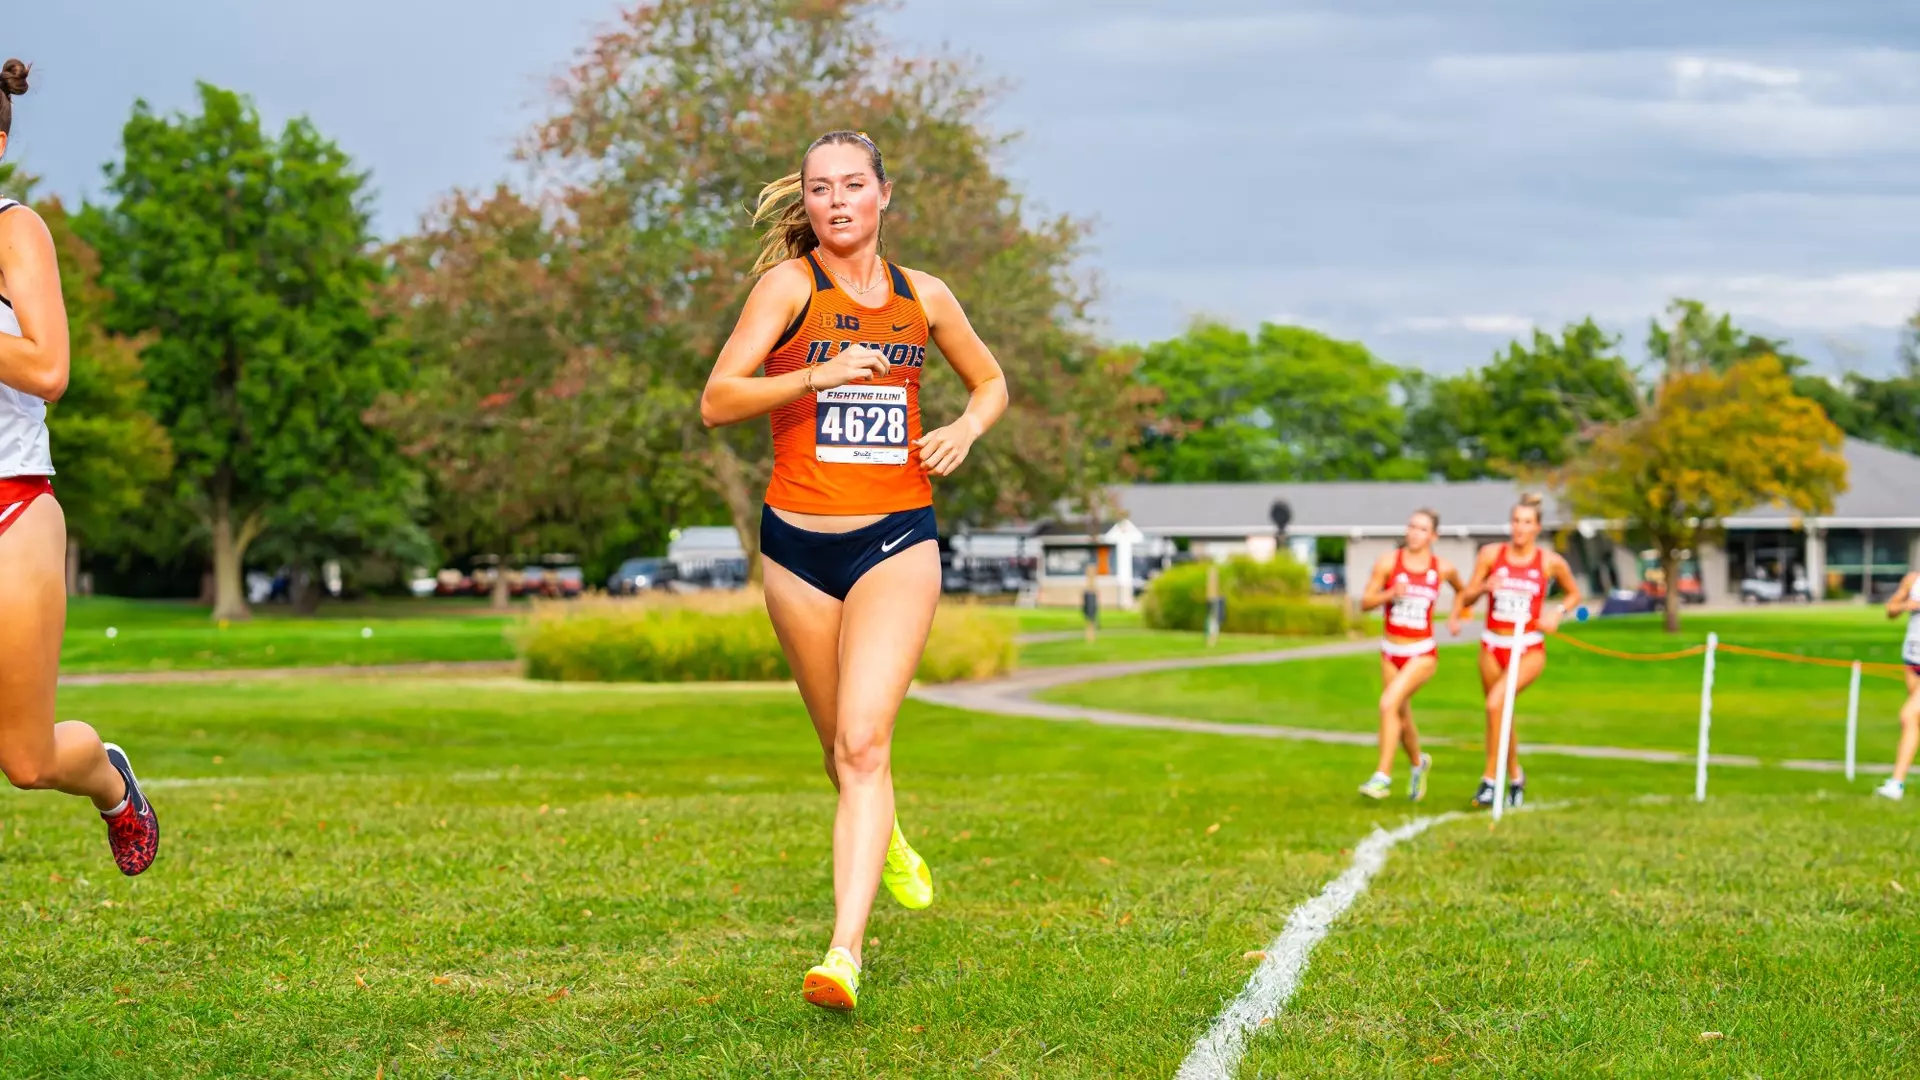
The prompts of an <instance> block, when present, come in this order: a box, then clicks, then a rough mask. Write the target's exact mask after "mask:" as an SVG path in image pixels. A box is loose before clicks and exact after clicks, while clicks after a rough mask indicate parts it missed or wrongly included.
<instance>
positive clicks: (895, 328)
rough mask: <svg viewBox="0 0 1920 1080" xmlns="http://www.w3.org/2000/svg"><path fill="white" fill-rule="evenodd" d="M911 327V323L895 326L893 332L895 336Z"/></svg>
mask: <svg viewBox="0 0 1920 1080" xmlns="http://www.w3.org/2000/svg"><path fill="white" fill-rule="evenodd" d="M912 325H913V324H912V323H901V324H900V325H899V326H896V327H894V328H893V332H894V333H896V334H897V333H899V332H900V331H902V330H905V329H906V328H907V327H909V326H912Z"/></svg>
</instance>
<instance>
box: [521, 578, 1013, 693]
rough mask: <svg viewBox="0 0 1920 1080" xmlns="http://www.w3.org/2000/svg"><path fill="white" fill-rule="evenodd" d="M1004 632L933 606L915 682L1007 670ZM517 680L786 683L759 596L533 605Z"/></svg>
mask: <svg viewBox="0 0 1920 1080" xmlns="http://www.w3.org/2000/svg"><path fill="white" fill-rule="evenodd" d="M1014 629H1015V628H1014V626H1013V624H1012V623H1011V622H1010V621H1008V620H1004V619H996V618H994V617H993V616H992V615H991V614H990V613H988V612H986V611H983V610H981V609H979V608H977V607H975V606H973V605H969V604H942V605H940V607H939V609H938V610H937V611H936V612H935V614H934V620H933V632H932V633H931V635H929V638H928V641H927V649H926V652H925V653H924V654H923V655H922V657H921V660H920V667H919V670H918V671H917V672H916V674H915V677H916V678H917V679H919V680H920V681H921V682H930V683H932V682H957V681H961V680H967V679H987V678H992V677H994V676H996V675H1002V674H1005V673H1007V672H1009V671H1011V670H1013V667H1014V661H1015V646H1014ZM519 646H520V654H521V657H522V658H523V659H524V660H525V662H526V672H527V677H528V678H530V679H549V680H553V681H556V682H761V681H768V680H785V679H790V678H792V677H793V673H792V671H791V670H789V669H788V667H787V659H786V657H785V656H784V655H783V654H782V653H781V652H780V642H779V639H778V638H776V637H775V636H774V633H773V624H772V623H771V622H769V621H768V619H767V611H766V606H765V604H764V602H763V601H762V599H761V597H760V595H759V593H757V592H753V591H744V592H738V593H696V594H693V595H689V596H682V597H640V598H634V599H613V598H608V597H593V598H588V599H583V600H574V601H567V602H554V603H538V604H536V605H535V607H534V612H533V614H532V615H531V616H530V617H528V619H527V620H526V622H525V624H524V625H523V626H522V627H521V630H520V635H519Z"/></svg>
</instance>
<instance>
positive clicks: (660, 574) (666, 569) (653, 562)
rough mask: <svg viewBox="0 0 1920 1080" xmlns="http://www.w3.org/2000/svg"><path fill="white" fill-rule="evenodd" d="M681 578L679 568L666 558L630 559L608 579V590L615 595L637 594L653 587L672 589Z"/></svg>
mask: <svg viewBox="0 0 1920 1080" xmlns="http://www.w3.org/2000/svg"><path fill="white" fill-rule="evenodd" d="M679 580H680V573H679V571H678V569H676V568H675V567H674V565H673V563H671V562H669V561H667V560H666V559H662V558H643V559H628V560H627V561H625V562H623V563H621V564H620V566H619V568H618V569H616V570H615V571H614V572H613V576H612V577H610V578H608V579H607V591H608V592H610V593H612V594H613V595H615V596H636V595H638V594H640V593H643V592H647V591H649V590H652V589H670V588H672V587H673V585H674V583H675V582H677V581H679Z"/></svg>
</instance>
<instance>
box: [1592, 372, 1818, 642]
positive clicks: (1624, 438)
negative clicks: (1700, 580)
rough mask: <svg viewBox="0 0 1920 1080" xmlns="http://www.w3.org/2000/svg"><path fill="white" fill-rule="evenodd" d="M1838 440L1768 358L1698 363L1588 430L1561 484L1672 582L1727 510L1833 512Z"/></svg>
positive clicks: (1674, 616) (1669, 604)
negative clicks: (1654, 560)
mask: <svg viewBox="0 0 1920 1080" xmlns="http://www.w3.org/2000/svg"><path fill="white" fill-rule="evenodd" d="M1841 440H1842V435H1841V432H1840V429H1839V428H1837V427H1835V426H1834V425H1833V423H1832V422H1831V421H1829V420H1828V419H1827V417H1826V415H1825V413H1823V412H1822V411H1821V409H1820V407H1819V406H1818V405H1817V404H1815V403H1814V402H1812V401H1810V400H1808V399H1807V398H1804V397H1801V396H1800V395H1798V394H1795V393H1794V392H1793V383H1792V380H1791V379H1790V378H1789V376H1788V374H1787V371H1786V368H1785V366H1784V365H1783V364H1781V362H1780V361H1779V360H1778V359H1776V358H1775V357H1772V356H1765V355H1763V356H1758V357H1754V358H1751V359H1745V360H1737V361H1734V362H1732V363H1730V364H1727V365H1726V366H1724V367H1721V366H1717V365H1716V364H1715V363H1713V362H1711V361H1709V360H1705V359H1704V358H1703V359H1700V360H1697V361H1690V362H1689V363H1688V364H1686V365H1685V366H1680V367H1675V368H1672V369H1669V371H1668V372H1667V373H1666V374H1665V375H1664V377H1663V378H1662V379H1661V381H1660V384H1659V385H1658V387H1657V388H1656V389H1655V391H1654V394H1653V397H1652V400H1651V401H1650V402H1649V403H1648V405H1647V407H1646V409H1644V410H1643V411H1642V412H1640V413H1639V414H1638V415H1636V416H1633V417H1629V418H1627V419H1623V420H1619V421H1616V422H1614V423H1611V424H1608V425H1605V426H1604V427H1602V428H1600V429H1599V430H1598V431H1597V432H1595V433H1594V435H1593V437H1592V438H1591V439H1590V441H1588V443H1587V445H1586V446H1585V447H1584V448H1583V449H1582V452H1581V453H1580V454H1578V455H1577V456H1576V457H1575V458H1573V460H1572V462H1571V464H1569V465H1568V466H1567V467H1566V468H1565V469H1564V470H1562V471H1561V473H1560V474H1559V483H1560V485H1561V486H1562V488H1563V489H1564V491H1565V493H1566V496H1567V498H1568V501H1569V503H1570V504H1571V505H1572V506H1573V508H1574V510H1575V511H1576V512H1577V513H1579V514H1581V515H1582V516H1586V517H1594V518H1600V519H1603V520H1607V521H1613V522H1618V523H1619V527H1618V531H1619V533H1620V534H1621V535H1622V536H1623V537H1624V538H1630V539H1632V540H1633V541H1635V542H1637V543H1644V544H1646V545H1647V546H1650V547H1652V548H1653V549H1654V550H1655V551H1657V552H1658V553H1659V560H1660V568H1661V570H1662V572H1663V573H1664V574H1665V580H1667V581H1669V582H1672V581H1678V580H1680V578H1679V563H1680V553H1681V552H1683V551H1686V550H1689V549H1693V550H1698V546H1699V545H1700V544H1701V543H1702V542H1704V541H1707V540H1711V539H1714V538H1715V537H1717V536H1718V535H1719V534H1720V532H1721V527H1720V523H1721V522H1722V521H1723V520H1724V519H1725V518H1726V517H1727V516H1729V515H1731V514H1736V513H1739V512H1741V511H1743V510H1750V509H1752V508H1754V507H1758V506H1767V505H1776V504H1778V505H1785V506H1788V507H1791V508H1793V509H1794V510H1796V511H1798V512H1800V513H1802V514H1822V513H1827V512H1830V511H1831V509H1832V507H1833V499H1834V496H1835V495H1836V494H1838V493H1839V492H1841V491H1844V490H1845V489H1846V484H1847V463H1846V459H1845V458H1844V457H1843V456H1841V453H1840V447H1841ZM1666 627H1667V630H1668V632H1670V633H1671V632H1677V631H1678V630H1679V628H1680V600H1679V590H1677V589H1668V590H1667V593H1666Z"/></svg>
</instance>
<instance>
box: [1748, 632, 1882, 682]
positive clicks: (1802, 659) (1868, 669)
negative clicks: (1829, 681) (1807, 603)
mask: <svg viewBox="0 0 1920 1080" xmlns="http://www.w3.org/2000/svg"><path fill="white" fill-rule="evenodd" d="M1720 651H1721V652H1726V653H1733V654H1734V655H1736V656H1755V657H1759V658H1760V659H1762V660H1780V661H1783V662H1785V663H1789V664H1814V665H1816V666H1819V667H1832V668H1850V667H1852V666H1853V661H1851V660H1834V659H1832V658H1830V657H1825V656H1798V655H1796V654H1794V653H1783V652H1774V651H1773V650H1771V649H1755V648H1752V647H1750V646H1746V645H1729V644H1727V643H1726V642H1724V641H1723V642H1721V643H1720ZM1860 671H1861V673H1862V674H1867V675H1879V676H1883V677H1887V678H1905V677H1906V668H1904V667H1902V666H1901V665H1899V664H1881V663H1873V662H1869V661H1864V660H1863V661H1861V663H1860Z"/></svg>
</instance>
